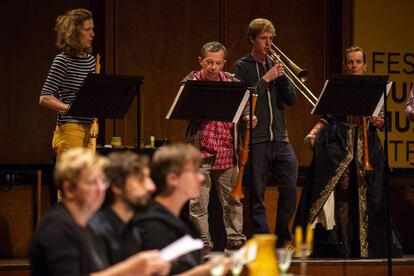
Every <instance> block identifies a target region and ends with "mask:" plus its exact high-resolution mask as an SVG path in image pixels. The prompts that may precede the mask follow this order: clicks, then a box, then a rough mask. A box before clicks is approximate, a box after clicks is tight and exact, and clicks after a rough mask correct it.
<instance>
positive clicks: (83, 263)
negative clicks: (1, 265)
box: [30, 205, 109, 276]
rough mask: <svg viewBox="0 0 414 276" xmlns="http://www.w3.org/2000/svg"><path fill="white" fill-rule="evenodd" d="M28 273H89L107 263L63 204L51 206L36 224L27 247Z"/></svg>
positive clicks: (42, 275)
mask: <svg viewBox="0 0 414 276" xmlns="http://www.w3.org/2000/svg"><path fill="white" fill-rule="evenodd" d="M30 265H31V275H33V276H36V275H39V276H49V275H50V276H52V275H57V276H64V275H68V276H69V275H82V276H83V275H90V273H92V272H96V271H100V270H103V269H105V268H107V267H108V266H109V264H108V261H107V260H106V258H105V256H103V255H102V254H100V252H99V250H97V242H96V240H95V239H94V237H93V235H92V234H91V233H90V231H89V230H88V229H87V228H84V227H81V226H80V225H78V224H77V223H76V222H75V220H74V219H73V218H72V216H71V215H70V213H69V211H68V210H67V209H66V208H65V207H64V206H61V205H59V206H57V207H55V208H54V209H53V210H52V211H51V212H50V213H48V214H47V215H46V216H45V217H44V219H43V221H42V223H41V224H39V225H38V226H37V227H36V230H35V232H34V235H33V241H32V244H31V248H30Z"/></svg>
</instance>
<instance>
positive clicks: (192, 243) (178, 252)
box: [160, 235, 203, 261]
mask: <svg viewBox="0 0 414 276" xmlns="http://www.w3.org/2000/svg"><path fill="white" fill-rule="evenodd" d="M201 248H203V242H202V241H201V240H199V239H193V238H192V237H191V236H189V235H185V236H183V237H182V238H180V239H178V240H176V241H175V242H173V243H171V244H170V245H167V246H166V247H164V248H163V249H162V250H161V252H160V255H161V256H160V257H161V259H162V260H164V261H171V260H174V259H176V258H178V257H180V256H182V255H185V254H187V253H190V252H191V251H194V250H198V249H201Z"/></svg>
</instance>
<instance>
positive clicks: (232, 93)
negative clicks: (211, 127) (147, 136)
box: [166, 80, 249, 123]
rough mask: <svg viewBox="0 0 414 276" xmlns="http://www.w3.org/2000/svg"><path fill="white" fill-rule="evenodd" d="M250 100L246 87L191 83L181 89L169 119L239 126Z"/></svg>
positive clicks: (215, 82)
mask: <svg viewBox="0 0 414 276" xmlns="http://www.w3.org/2000/svg"><path fill="white" fill-rule="evenodd" d="M248 100H249V90H248V87H247V85H246V84H245V83H242V82H223V81H194V80H188V81H187V82H185V84H184V85H182V86H181V87H180V90H179V91H178V93H177V96H176V97H175V100H174V102H173V104H172V105H171V108H170V110H169V112H168V114H167V116H166V118H167V119H176V120H197V121H224V122H233V123H237V122H238V120H239V118H240V116H241V113H242V111H243V109H244V107H245V105H246V103H247V101H248Z"/></svg>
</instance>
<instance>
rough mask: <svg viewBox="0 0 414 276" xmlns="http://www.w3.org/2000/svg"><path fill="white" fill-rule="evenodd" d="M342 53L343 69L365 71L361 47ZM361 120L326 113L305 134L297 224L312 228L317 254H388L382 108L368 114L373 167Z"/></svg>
mask: <svg viewBox="0 0 414 276" xmlns="http://www.w3.org/2000/svg"><path fill="white" fill-rule="evenodd" d="M344 56H345V59H344V70H345V72H346V74H351V75H362V74H364V73H365V71H366V67H367V61H366V54H365V52H364V51H363V50H362V48H360V47H356V46H353V47H350V48H348V49H346V51H345V55H344ZM361 97H363V95H361ZM361 120H365V118H364V117H362V118H361V117H360V116H339V115H325V116H322V118H321V119H320V120H319V122H318V123H317V124H316V125H315V127H314V128H313V129H312V130H311V132H310V133H309V134H308V135H307V136H306V138H305V141H306V142H308V143H309V144H310V145H311V147H312V148H313V152H314V154H313V160H312V163H311V165H310V167H309V169H308V174H307V177H306V180H305V184H304V186H303V190H302V196H301V201H300V204H299V208H298V211H297V214H296V220H295V224H296V225H300V226H302V227H305V226H306V225H307V224H310V225H312V227H314V228H315V242H314V248H313V255H314V256H316V257H354V258H361V257H362V258H366V257H375V258H376V257H385V256H387V246H386V241H387V238H386V237H387V236H386V231H385V230H386V216H385V209H384V207H385V205H384V191H383V187H384V183H383V174H384V152H383V148H382V143H381V141H380V139H379V137H378V134H377V128H381V127H382V126H383V124H384V119H383V114H380V116H377V117H369V119H368V121H369V124H368V127H367V133H366V135H367V145H365V146H367V147H368V149H367V152H368V156H367V157H368V159H369V163H370V164H371V166H372V169H369V168H368V166H364V141H363V140H364V139H363V137H364V133H363V128H362V127H361V122H362V121H361ZM365 165H366V163H365ZM393 243H394V249H393V253H394V255H396V256H398V255H399V254H401V251H400V249H401V248H400V244H399V242H398V240H397V238H396V236H395V235H394V236H393Z"/></svg>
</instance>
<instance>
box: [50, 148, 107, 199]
mask: <svg viewBox="0 0 414 276" xmlns="http://www.w3.org/2000/svg"><path fill="white" fill-rule="evenodd" d="M107 163H108V161H107V158H106V157H102V156H100V155H98V154H95V153H94V152H92V151H91V150H90V149H87V148H73V149H70V150H68V151H65V152H63V153H62V154H61V155H60V156H59V158H58V160H57V162H56V166H55V172H54V180H55V184H56V186H57V187H58V189H60V190H61V191H62V194H63V195H64V193H63V190H62V185H63V182H65V181H68V182H69V183H70V184H71V185H76V183H77V182H78V181H79V179H80V175H81V173H82V171H83V169H85V168H90V167H93V166H98V167H100V168H102V170H103V169H104V168H105V167H106V165H107Z"/></svg>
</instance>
